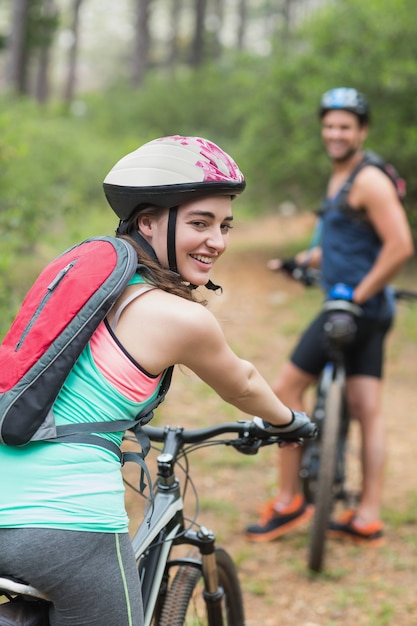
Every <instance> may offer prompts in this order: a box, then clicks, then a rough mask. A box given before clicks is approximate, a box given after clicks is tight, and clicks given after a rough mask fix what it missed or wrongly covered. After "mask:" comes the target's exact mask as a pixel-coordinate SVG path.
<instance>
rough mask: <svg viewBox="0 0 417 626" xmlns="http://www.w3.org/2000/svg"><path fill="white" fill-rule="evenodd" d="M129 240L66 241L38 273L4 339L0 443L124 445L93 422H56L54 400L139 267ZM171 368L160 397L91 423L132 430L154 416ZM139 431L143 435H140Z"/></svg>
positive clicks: (0, 350)
mask: <svg viewBox="0 0 417 626" xmlns="http://www.w3.org/2000/svg"><path fill="white" fill-rule="evenodd" d="M137 266H138V260H137V254H136V251H135V250H134V248H133V247H132V246H131V245H130V244H129V243H128V242H126V241H125V240H123V239H117V238H114V237H94V238H91V239H87V240H85V241H82V242H81V243H79V244H77V245H75V246H73V247H71V248H69V249H68V250H67V251H65V252H64V253H63V254H61V255H60V256H58V257H57V258H56V259H55V260H54V261H52V262H51V263H49V265H47V266H46V267H45V269H44V270H43V271H42V272H41V274H40V275H39V277H38V278H37V280H36V281H35V283H34V284H33V285H32V287H31V289H30V290H29V292H28V294H27V295H26V297H25V299H24V301H23V303H22V306H21V308H20V310H19V312H18V314H17V316H16V318H15V320H14V322H13V324H12V326H11V327H10V330H9V331H8V333H7V335H6V337H5V338H4V340H3V342H2V344H1V346H0V363H1V368H0V443H3V444H8V445H17V446H19V445H23V444H26V443H28V442H29V441H37V440H48V441H52V442H56V441H75V442H81V443H93V444H95V445H101V446H103V447H105V448H108V449H111V450H113V451H117V453H118V455H119V457H120V458H121V456H122V455H121V452H120V450H119V448H118V447H117V446H115V445H114V444H113V443H111V442H110V441H108V440H107V439H104V438H103V437H100V436H96V435H92V434H90V433H91V424H89V423H83V424H74V425H63V426H57V425H56V424H55V419H54V415H53V412H52V405H53V403H54V401H55V398H56V397H57V395H58V393H59V391H60V389H61V387H62V385H63V384H64V381H65V379H66V377H67V376H68V374H69V372H70V370H71V368H72V366H73V365H74V363H75V361H76V360H77V358H78V357H79V355H80V354H81V352H82V350H83V349H84V347H85V346H86V345H87V343H88V341H89V339H90V337H91V335H92V334H93V332H94V331H95V329H96V328H97V326H98V325H99V323H100V322H101V321H102V320H103V319H104V318H105V316H106V315H107V313H108V312H109V310H110V308H111V307H112V305H113V304H114V302H115V301H116V300H117V298H118V296H119V295H120V294H121V292H122V291H123V290H124V288H125V287H126V285H127V284H128V282H129V280H130V278H131V277H132V276H133V275H134V273H135V272H136V270H137ZM171 370H172V368H171ZM171 373H172V371H170V370H168V371H167V373H166V375H165V379H164V382H163V384H162V385H161V388H160V393H159V396H158V398H157V399H156V400H155V402H154V403H153V405H152V406H151V407H149V406H148V407H147V408H146V411H144V412H143V414H142V413H140V414H139V415H137V418H136V421H134V422H132V420H124V419H123V416H121V419H120V420H117V421H112V422H94V433H99V432H118V431H122V430H127V429H130V430H135V427H138V433H137V434H139V431H140V425H141V424H143V423H145V422H146V421H149V419H150V418H151V417H152V414H153V413H152V411H153V409H154V408H155V406H157V405H158V404H159V403H160V402H161V401H162V400H163V399H164V397H165V394H166V391H167V389H168V387H169V383H170V378H171ZM138 438H140V437H138Z"/></svg>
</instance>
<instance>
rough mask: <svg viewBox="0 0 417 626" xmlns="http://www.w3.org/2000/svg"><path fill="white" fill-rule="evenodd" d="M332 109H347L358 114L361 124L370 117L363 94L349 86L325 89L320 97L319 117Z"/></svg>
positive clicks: (365, 122)
mask: <svg viewBox="0 0 417 626" xmlns="http://www.w3.org/2000/svg"><path fill="white" fill-rule="evenodd" d="M334 109H342V110H344V111H349V112H350V113H354V114H355V115H357V116H358V118H359V121H360V122H361V124H367V123H368V122H369V119H370V108H369V104H368V101H367V100H366V98H365V96H364V95H363V94H361V93H360V92H359V91H357V90H356V89H353V88H351V87H337V88H336V89H330V90H329V91H326V93H325V94H323V96H322V97H321V100H320V107H319V117H320V119H321V118H322V117H323V116H324V115H325V114H326V113H327V112H328V111H331V110H334Z"/></svg>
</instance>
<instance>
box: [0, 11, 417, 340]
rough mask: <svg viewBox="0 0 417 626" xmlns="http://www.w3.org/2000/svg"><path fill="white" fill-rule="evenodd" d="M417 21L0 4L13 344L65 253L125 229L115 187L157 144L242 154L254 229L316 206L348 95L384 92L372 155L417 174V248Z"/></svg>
mask: <svg viewBox="0 0 417 626" xmlns="http://www.w3.org/2000/svg"><path fill="white" fill-rule="evenodd" d="M415 17H416V7H415V0H367V2H363V1H362V0H275V1H271V0H171V1H169V0H118V2H111V1H108V0H100V1H99V2H97V0H0V46H1V47H0V70H1V79H0V189H1V193H0V237H1V249H0V276H1V282H0V336H2V335H3V334H4V332H5V331H6V329H7V327H8V325H9V323H10V321H11V319H12V317H13V315H14V313H15V311H16V309H17V307H18V305H19V303H20V301H21V299H22V297H23V295H24V293H25V292H26V290H27V288H28V286H29V284H30V283H31V281H32V280H33V277H34V275H35V274H36V273H37V272H38V270H39V269H40V268H41V267H42V266H43V265H45V263H46V262H47V261H48V260H49V259H50V258H51V257H52V256H55V254H56V253H57V252H58V251H60V250H62V249H63V248H64V247H67V246H68V245H71V244H72V243H74V242H75V241H77V240H79V239H81V238H84V237H87V236H90V235H94V234H101V233H103V232H104V233H111V232H112V231H113V230H114V226H115V220H114V216H113V215H112V213H111V210H110V208H109V207H108V206H107V204H106V201H105V199H104V195H103V192H102V180H103V178H104V176H105V174H106V173H107V171H108V170H109V169H110V168H111V167H112V166H113V164H114V163H115V162H116V160H117V159H119V158H120V157H121V156H123V155H124V154H125V153H127V152H128V151H131V150H134V149H135V148H136V147H137V146H139V145H140V144H142V143H143V142H145V141H148V140H150V139H153V138H155V137H157V136H162V135H167V134H188V135H201V136H205V137H208V138H210V139H212V140H214V141H215V142H217V143H219V144H220V145H221V146H222V147H224V148H225V149H226V150H228V151H229V152H230V153H231V154H232V155H233V156H234V157H235V159H236V160H237V162H238V163H239V165H240V167H241V169H242V170H243V171H244V173H245V175H246V178H247V182H248V186H247V192H245V194H244V196H243V197H242V199H241V200H240V201H239V203H240V204H239V216H240V217H241V218H242V219H254V218H255V217H256V216H258V215H262V216H265V215H268V214H270V213H272V212H277V211H280V212H281V213H288V212H295V213H297V212H300V211H311V210H315V209H316V208H317V207H318V205H319V203H320V198H321V195H322V193H323V188H324V184H325V180H326V176H327V172H328V162H327V159H326V156H325V155H324V154H323V150H322V146H321V141H320V133H319V124H318V119H317V105H318V102H319V99H320V96H321V94H322V93H323V92H324V91H326V90H327V89H329V88H331V87H335V86H354V87H356V88H358V89H359V90H362V91H363V92H364V93H365V94H366V95H367V97H368V98H369V101H370V103H371V107H372V127H371V133H370V137H369V139H368V141H367V147H369V148H372V149H374V150H376V151H378V152H379V153H381V154H382V155H383V156H384V157H385V158H386V159H387V160H388V161H390V162H392V163H393V164H394V165H395V166H396V167H397V169H398V170H399V172H400V173H401V175H402V176H403V177H404V178H405V179H406V181H407V199H406V209H407V212H408V215H409V219H410V223H411V225H412V228H413V232H414V236H415V238H416V236H417V177H416V175H415V165H416V162H417V107H416V106H415V102H416V95H417V36H416V35H417V20H416V19H415Z"/></svg>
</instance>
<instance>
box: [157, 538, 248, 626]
mask: <svg viewBox="0 0 417 626" xmlns="http://www.w3.org/2000/svg"><path fill="white" fill-rule="evenodd" d="M216 565H217V574H218V580H219V585H220V587H222V588H223V592H224V593H223V598H222V602H221V604H222V617H223V620H222V622H221V623H222V626H244V623H245V618H244V609H243V597H242V590H241V588H240V583H239V579H238V576H237V571H236V567H235V564H234V563H233V560H232V559H231V557H230V556H229V554H228V553H227V552H226V551H225V550H223V549H222V548H216ZM158 626H219V624H218V623H217V622H215V621H213V618H211V616H210V611H209V609H208V608H207V606H206V602H205V600H204V579H203V575H202V571H201V569H199V568H196V567H193V566H192V565H180V566H179V568H178V571H177V572H176V574H175V577H174V580H173V581H172V584H171V586H170V588H169V590H168V593H167V595H166V598H165V601H164V605H163V608H162V612H161V616H160V618H159V620H158Z"/></svg>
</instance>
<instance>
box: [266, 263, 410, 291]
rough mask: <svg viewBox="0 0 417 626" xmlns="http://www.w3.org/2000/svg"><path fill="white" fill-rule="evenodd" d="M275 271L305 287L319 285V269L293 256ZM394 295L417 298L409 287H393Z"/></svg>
mask: <svg viewBox="0 0 417 626" xmlns="http://www.w3.org/2000/svg"><path fill="white" fill-rule="evenodd" d="M274 271H277V272H283V273H284V274H287V275H288V276H290V278H293V279H294V280H296V281H297V282H299V283H301V284H303V285H304V286H305V287H314V286H318V285H320V277H321V273H320V270H318V269H315V268H312V267H307V266H305V265H300V264H298V263H297V262H296V261H295V259H294V258H289V259H283V260H282V263H281V265H280V266H279V267H277V268H276V270H274ZM393 292H394V297H395V299H396V300H408V301H412V300H417V292H415V291H410V290H409V289H400V288H397V287H393Z"/></svg>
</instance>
